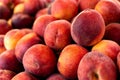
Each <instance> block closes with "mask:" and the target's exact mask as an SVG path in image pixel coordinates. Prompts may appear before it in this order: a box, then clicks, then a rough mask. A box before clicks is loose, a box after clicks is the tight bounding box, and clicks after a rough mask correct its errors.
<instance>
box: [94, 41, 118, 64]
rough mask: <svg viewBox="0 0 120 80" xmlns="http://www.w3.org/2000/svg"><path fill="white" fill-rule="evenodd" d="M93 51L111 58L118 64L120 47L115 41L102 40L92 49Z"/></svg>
mask: <svg viewBox="0 0 120 80" xmlns="http://www.w3.org/2000/svg"><path fill="white" fill-rule="evenodd" d="M92 51H99V52H100V53H102V54H104V55H107V56H109V57H110V58H111V59H112V60H113V61H114V62H115V63H116V61H117V55H118V53H119V52H120V47H119V45H118V44H117V43H116V42H115V41H112V40H101V41H100V42H99V43H97V44H96V45H94V46H93V47H92Z"/></svg>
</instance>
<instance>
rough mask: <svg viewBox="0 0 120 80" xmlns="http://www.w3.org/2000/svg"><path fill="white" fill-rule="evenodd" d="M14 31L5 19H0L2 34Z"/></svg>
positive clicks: (0, 32)
mask: <svg viewBox="0 0 120 80" xmlns="http://www.w3.org/2000/svg"><path fill="white" fill-rule="evenodd" d="M11 29H12V26H10V25H9V24H8V23H7V21H6V20H5V19H0V34H6V33H7V32H8V31H9V30H11Z"/></svg>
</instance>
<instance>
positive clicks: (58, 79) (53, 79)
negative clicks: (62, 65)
mask: <svg viewBox="0 0 120 80" xmlns="http://www.w3.org/2000/svg"><path fill="white" fill-rule="evenodd" d="M46 80H67V79H65V77H63V76H62V75H61V74H59V73H54V74H52V75H50V76H49V77H48V78H47V79H46Z"/></svg>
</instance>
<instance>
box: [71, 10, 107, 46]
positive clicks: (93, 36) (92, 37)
mask: <svg viewBox="0 0 120 80" xmlns="http://www.w3.org/2000/svg"><path fill="white" fill-rule="evenodd" d="M104 33H105V23H104V20H103V18H102V16H101V14H100V13H98V12H97V11H96V10H93V9H86V10H83V11H82V12H80V13H79V14H78V15H77V16H76V17H75V18H74V20H73V21H72V25H71V36H72V38H73V40H74V41H75V42H76V43H77V44H79V45H82V46H92V45H94V44H96V43H97V42H99V41H100V40H101V39H102V38H103V36H104Z"/></svg>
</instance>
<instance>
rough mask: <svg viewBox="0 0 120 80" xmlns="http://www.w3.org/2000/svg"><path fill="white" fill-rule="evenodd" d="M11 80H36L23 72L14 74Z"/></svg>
mask: <svg viewBox="0 0 120 80" xmlns="http://www.w3.org/2000/svg"><path fill="white" fill-rule="evenodd" d="M11 80H38V79H37V78H36V77H35V76H33V75H32V74H30V73H28V72H25V71H23V72H20V73H18V74H16V75H15V76H14V77H13V78H12V79H11Z"/></svg>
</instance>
